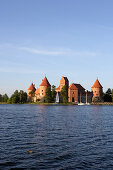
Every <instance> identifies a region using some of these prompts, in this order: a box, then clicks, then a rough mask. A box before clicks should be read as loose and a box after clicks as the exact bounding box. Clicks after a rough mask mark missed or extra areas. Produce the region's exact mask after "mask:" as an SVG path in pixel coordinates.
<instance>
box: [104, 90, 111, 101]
mask: <svg viewBox="0 0 113 170" xmlns="http://www.w3.org/2000/svg"><path fill="white" fill-rule="evenodd" d="M104 102H112V90H111V89H110V88H108V90H107V91H106V93H104Z"/></svg>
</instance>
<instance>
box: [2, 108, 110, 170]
mask: <svg viewBox="0 0 113 170" xmlns="http://www.w3.org/2000/svg"><path fill="white" fill-rule="evenodd" d="M29 150H31V151H32V153H29V152H28V151H29ZM2 169H3V170H9V169H12V170H13V169H48V170H52V169H53V170H54V169H55V170H61V169H69V170H71V169H86V170H87V169H88V170H89V169H93V170H95V169H102V170H103V169H113V106H43V105H0V170H2Z"/></svg>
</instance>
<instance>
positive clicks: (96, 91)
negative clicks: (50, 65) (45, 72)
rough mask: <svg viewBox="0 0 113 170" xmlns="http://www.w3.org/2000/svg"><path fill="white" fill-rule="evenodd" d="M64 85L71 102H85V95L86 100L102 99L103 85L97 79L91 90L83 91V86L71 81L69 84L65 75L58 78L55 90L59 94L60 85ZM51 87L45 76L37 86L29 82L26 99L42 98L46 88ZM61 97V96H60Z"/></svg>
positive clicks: (96, 100)
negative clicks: (58, 82) (58, 83)
mask: <svg viewBox="0 0 113 170" xmlns="http://www.w3.org/2000/svg"><path fill="white" fill-rule="evenodd" d="M64 85H66V86H67V87H68V102H73V103H80V102H82V103H85V102H86V96H87V102H88V103H90V102H101V101H102V94H103V87H102V85H101V84H100V82H99V80H98V79H97V80H96V81H95V83H94V84H93V86H92V91H91V92H90V91H85V88H84V87H83V86H81V85H80V84H76V83H72V84H71V85H70V86H69V80H68V78H67V77H63V76H62V78H61V80H60V85H59V86H58V88H56V92H57V93H58V94H59V96H60V93H61V90H62V87H63V86H64ZM47 87H48V88H51V85H50V83H49V81H48V79H47V77H45V78H44V79H43V80H42V83H41V84H40V87H39V88H37V89H36V88H35V85H34V84H33V83H31V85H30V87H29V88H28V100H29V101H30V100H33V101H34V102H36V101H37V100H41V99H43V97H44V96H45V94H46V89H47ZM32 92H34V95H33V96H32ZM60 97H61V96H60Z"/></svg>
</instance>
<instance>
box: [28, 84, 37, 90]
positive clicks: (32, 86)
mask: <svg viewBox="0 0 113 170" xmlns="http://www.w3.org/2000/svg"><path fill="white" fill-rule="evenodd" d="M28 90H36V89H35V86H34V84H33V83H31V85H30V87H29V88H28Z"/></svg>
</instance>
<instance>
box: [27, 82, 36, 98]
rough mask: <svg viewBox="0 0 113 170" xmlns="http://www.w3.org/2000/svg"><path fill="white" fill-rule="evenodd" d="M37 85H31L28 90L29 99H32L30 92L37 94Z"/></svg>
mask: <svg viewBox="0 0 113 170" xmlns="http://www.w3.org/2000/svg"><path fill="white" fill-rule="evenodd" d="M35 90H36V89H35V85H34V84H33V83H31V85H30V87H29V88H28V97H31V94H30V92H32V91H33V92H35Z"/></svg>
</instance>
